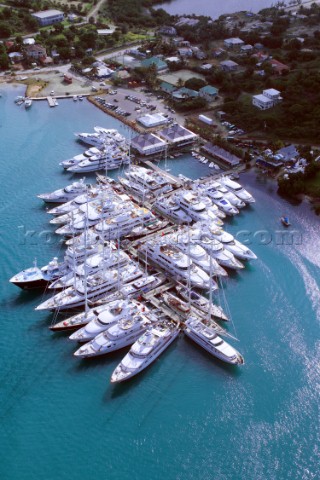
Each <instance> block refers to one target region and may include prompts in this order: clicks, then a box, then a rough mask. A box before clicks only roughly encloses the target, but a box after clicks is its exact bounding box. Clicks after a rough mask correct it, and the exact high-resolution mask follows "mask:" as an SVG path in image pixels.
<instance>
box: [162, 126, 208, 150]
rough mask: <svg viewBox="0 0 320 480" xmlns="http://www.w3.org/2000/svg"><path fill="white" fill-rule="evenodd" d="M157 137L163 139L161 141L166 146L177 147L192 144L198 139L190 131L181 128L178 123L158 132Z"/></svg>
mask: <svg viewBox="0 0 320 480" xmlns="http://www.w3.org/2000/svg"><path fill="white" fill-rule="evenodd" d="M158 135H159V137H161V138H163V140H165V141H166V142H167V143H168V144H171V145H172V146H177V147H178V146H183V145H189V144H192V143H194V142H195V141H196V140H197V138H198V135H196V134H195V133H193V132H191V130H188V129H187V128H184V127H182V126H181V125H179V124H178V123H175V124H174V125H171V126H170V127H168V128H165V129H164V130H161V131H160V132H158Z"/></svg>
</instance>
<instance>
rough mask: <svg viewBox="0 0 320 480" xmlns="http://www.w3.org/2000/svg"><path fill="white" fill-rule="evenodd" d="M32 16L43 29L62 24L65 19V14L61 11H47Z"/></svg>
mask: <svg viewBox="0 0 320 480" xmlns="http://www.w3.org/2000/svg"><path fill="white" fill-rule="evenodd" d="M31 15H32V16H33V17H34V18H35V19H36V20H37V21H38V23H39V25H41V27H45V26H46V25H52V24H54V23H58V22H62V21H63V19H64V13H63V12H60V10H45V11H43V12H36V13H32V14H31Z"/></svg>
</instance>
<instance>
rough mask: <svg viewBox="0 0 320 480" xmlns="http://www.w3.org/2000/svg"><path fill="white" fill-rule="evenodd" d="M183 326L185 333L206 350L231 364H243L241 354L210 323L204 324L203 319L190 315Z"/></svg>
mask: <svg viewBox="0 0 320 480" xmlns="http://www.w3.org/2000/svg"><path fill="white" fill-rule="evenodd" d="M185 326H186V328H185V330H184V332H185V334H186V335H187V336H188V337H190V338H191V339H192V340H193V341H194V342H196V343H197V344H198V345H200V346H201V347H203V348H204V349H205V350H207V352H209V353H211V355H214V356H215V357H217V358H219V359H220V360H222V361H223V362H226V363H230V364H232V365H243V364H244V359H243V357H242V355H241V354H240V353H239V352H238V351H237V350H236V349H235V348H233V347H232V346H231V345H230V344H229V343H227V342H226V341H225V340H223V339H222V338H220V337H219V336H218V335H217V333H216V331H215V330H214V328H213V327H211V326H210V324H209V325H208V324H206V322H205V320H200V319H197V318H195V317H192V316H191V317H190V318H188V320H186V322H185Z"/></svg>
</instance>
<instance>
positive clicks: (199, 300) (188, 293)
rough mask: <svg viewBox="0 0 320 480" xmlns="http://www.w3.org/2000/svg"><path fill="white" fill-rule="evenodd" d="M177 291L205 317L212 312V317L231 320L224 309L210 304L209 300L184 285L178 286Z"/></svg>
mask: <svg viewBox="0 0 320 480" xmlns="http://www.w3.org/2000/svg"><path fill="white" fill-rule="evenodd" d="M176 290H177V292H178V293H179V295H181V297H182V298H184V299H185V300H187V301H189V302H190V304H191V305H192V306H194V307H195V308H196V309H197V310H199V311H200V312H203V313H204V314H205V315H208V314H209V311H210V313H211V316H213V317H215V318H217V319H219V320H224V321H228V320H229V319H228V317H227V315H226V314H225V312H224V311H223V309H222V307H220V306H218V305H215V304H214V303H212V302H210V300H209V299H207V298H205V297H203V296H202V295H200V293H198V292H195V291H194V290H190V289H188V288H187V287H185V286H183V285H177V286H176Z"/></svg>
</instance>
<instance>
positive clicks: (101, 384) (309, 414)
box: [0, 87, 320, 480]
mask: <svg viewBox="0 0 320 480" xmlns="http://www.w3.org/2000/svg"><path fill="white" fill-rule="evenodd" d="M0 93H2V94H3V97H2V98H1V99H0V114H1V116H0V140H1V141H0V167H1V170H0V172H1V197H0V198H1V205H0V208H1V210H0V212H1V216H0V225H1V235H0V253H1V271H0V274H1V293H0V295H1V326H2V332H1V336H0V351H1V370H0V375H1V379H0V409H1V429H0V445H1V450H0V451H1V454H0V455H1V461H0V478H1V479H2V480H18V479H19V480H21V479H23V480H41V479H46V480H56V479H59V480H70V479H76V478H81V479H82V480H91V479H96V480H102V479H108V480H115V479H120V480H129V479H132V480H162V479H164V478H167V479H168V480H191V479H192V480H193V479H195V480H200V479H201V480H205V479H209V480H260V479H261V480H262V479H263V480H264V479H266V480H282V479H291V480H301V479H303V480H312V479H316V478H319V477H320V471H319V458H318V445H319V443H318V442H319V423H318V418H319V417H318V414H319V411H318V405H319V396H318V395H319V390H318V387H319V384H318V382H319V371H318V370H317V369H318V368H319V357H320V355H319V319H320V301H319V300H320V291H319V279H320V274H319V266H320V253H319V252H320V248H319V247H320V245H319V219H318V218H317V217H315V216H314V215H313V214H312V212H310V209H309V207H308V205H301V206H293V205H291V204H289V203H287V202H285V201H284V200H282V199H281V198H279V197H278V196H277V194H276V191H275V187H274V184H273V183H272V182H270V181H265V180H261V179H259V177H256V174H255V173H254V172H252V173H248V174H245V175H244V176H242V179H241V181H242V183H243V184H244V185H245V186H247V187H248V189H249V190H250V191H251V192H252V193H253V195H254V196H255V198H256V204H255V205H254V207H252V208H249V209H246V210H245V211H243V212H242V213H241V215H239V216H238V217H237V218H235V219H234V220H233V221H232V222H229V223H228V224H227V227H226V228H227V230H229V231H230V232H232V233H234V234H237V235H238V237H239V239H242V240H244V239H247V240H248V241H249V242H250V245H251V248H253V250H254V251H255V252H256V254H257V255H258V257H259V259H258V260H257V261H256V262H253V263H252V264H251V265H249V266H248V267H247V268H246V269H245V271H243V272H241V273H239V274H235V275H231V276H230V278H229V279H228V281H227V282H226V285H225V289H224V291H225V295H226V298H227V301H228V305H229V307H230V310H231V312H232V315H233V321H234V328H232V326H231V331H233V332H234V331H235V332H236V334H237V336H238V338H239V340H240V341H239V342H234V345H235V346H236V347H237V348H238V349H239V351H240V352H241V353H242V354H243V355H244V357H245V361H246V364H245V365H244V366H243V367H242V368H238V369H234V368H230V367H228V366H225V365H223V364H222V363H219V362H217V361H215V360H214V359H213V358H212V357H210V356H209V355H207V354H206V353H205V352H203V351H202V350H200V349H199V348H197V347H196V346H194V345H193V344H192V343H191V341H188V340H187V339H185V338H183V337H181V338H179V339H178V341H176V342H175V343H174V344H172V346H171V347H170V348H169V350H168V351H167V352H165V353H164V354H163V355H162V356H161V357H160V358H159V359H158V361H156V363H155V364H153V365H152V366H151V367H150V368H149V369H147V370H146V371H145V372H143V373H142V374H141V375H139V376H138V377H136V378H135V379H134V380H133V381H131V382H130V383H128V384H124V385H119V386H112V385H111V384H109V378H110V375H111V372H112V371H113V369H114V368H115V366H116V365H117V363H118V362H119V361H120V359H121V358H122V357H123V356H124V353H125V351H122V352H118V353H115V354H113V355H110V357H105V358H101V359H97V360H92V361H83V362H81V361H77V360H76V359H75V358H73V356H72V353H73V351H74V349H75V348H74V345H72V344H71V342H68V340H67V337H66V336H65V335H58V334H52V332H50V331H49V330H48V328H47V327H48V325H50V322H51V320H52V317H51V315H50V314H46V313H43V312H35V311H34V307H35V306H36V305H38V304H39V303H40V301H41V294H40V295H38V294H35V293H27V292H22V291H20V290H19V289H17V288H16V287H14V286H12V285H10V284H9V283H8V278H9V277H11V276H12V275H13V274H14V273H16V272H17V271H19V270H21V269H22V268H24V267H27V266H29V265H31V264H32V261H33V259H34V257H37V259H38V264H39V265H42V264H45V263H47V261H48V260H50V259H51V258H52V257H53V256H54V255H56V254H57V253H59V254H60V255H61V254H62V251H61V249H60V247H59V245H58V243H57V242H56V240H55V237H54V236H53V235H51V234H50V232H51V230H50V228H49V227H48V219H49V216H48V215H47V214H46V212H45V208H44V206H43V205H42V203H41V201H40V200H38V199H37V198H36V194H38V193H41V192H45V191H52V190H54V189H55V188H58V187H60V186H64V185H67V184H69V183H70V180H71V178H72V177H70V175H68V174H64V173H63V172H62V170H61V167H59V165H58V162H59V161H61V160H63V159H65V158H69V157H70V156H72V155H74V154H76V153H78V152H81V151H82V150H83V148H82V147H81V146H80V145H79V144H77V143H76V142H75V141H74V137H73V132H75V131H92V129H93V126H94V125H102V126H106V127H119V123H118V122H117V121H115V120H114V119H111V118H109V117H108V116H106V115H105V114H104V113H102V112H101V111H99V110H97V109H95V108H94V107H93V106H92V105H90V104H89V103H88V102H86V101H84V102H82V103H80V102H78V103H73V102H71V101H68V100H66V101H60V105H59V107H57V108H56V109H49V107H48V106H47V104H46V103H34V104H33V106H32V108H31V109H30V110H29V111H25V110H24V109H23V108H20V107H17V106H16V105H15V104H14V103H13V99H14V97H15V96H16V95H18V94H19V93H20V90H19V89H13V88H11V87H10V88H8V89H5V88H4V87H2V88H1V87H0ZM124 133H126V132H125V131H124ZM169 163H171V165H170V166H171V168H172V172H173V173H178V172H181V173H184V174H185V175H188V176H191V177H194V178H196V177H197V176H202V175H204V174H205V173H208V170H209V169H207V167H205V166H203V165H202V164H198V163H197V162H196V161H195V160H193V159H192V158H191V157H190V156H187V157H183V158H179V159H176V160H173V161H171V162H170V161H169ZM283 213H287V214H288V215H289V217H290V220H291V222H292V229H291V231H292V232H293V235H292V237H291V238H292V239H293V241H292V243H293V244H292V245H288V244H286V243H290V242H288V241H287V240H288V239H286V241H285V242H283V241H282V240H281V231H282V228H281V226H280V224H279V217H280V216H281V215H282V214H283ZM30 231H31V232H35V233H34V234H31V233H29V234H27V236H26V235H24V233H26V232H30ZM43 231H45V232H46V233H45V234H43V233H42V232H43ZM279 232H280V233H279Z"/></svg>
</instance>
